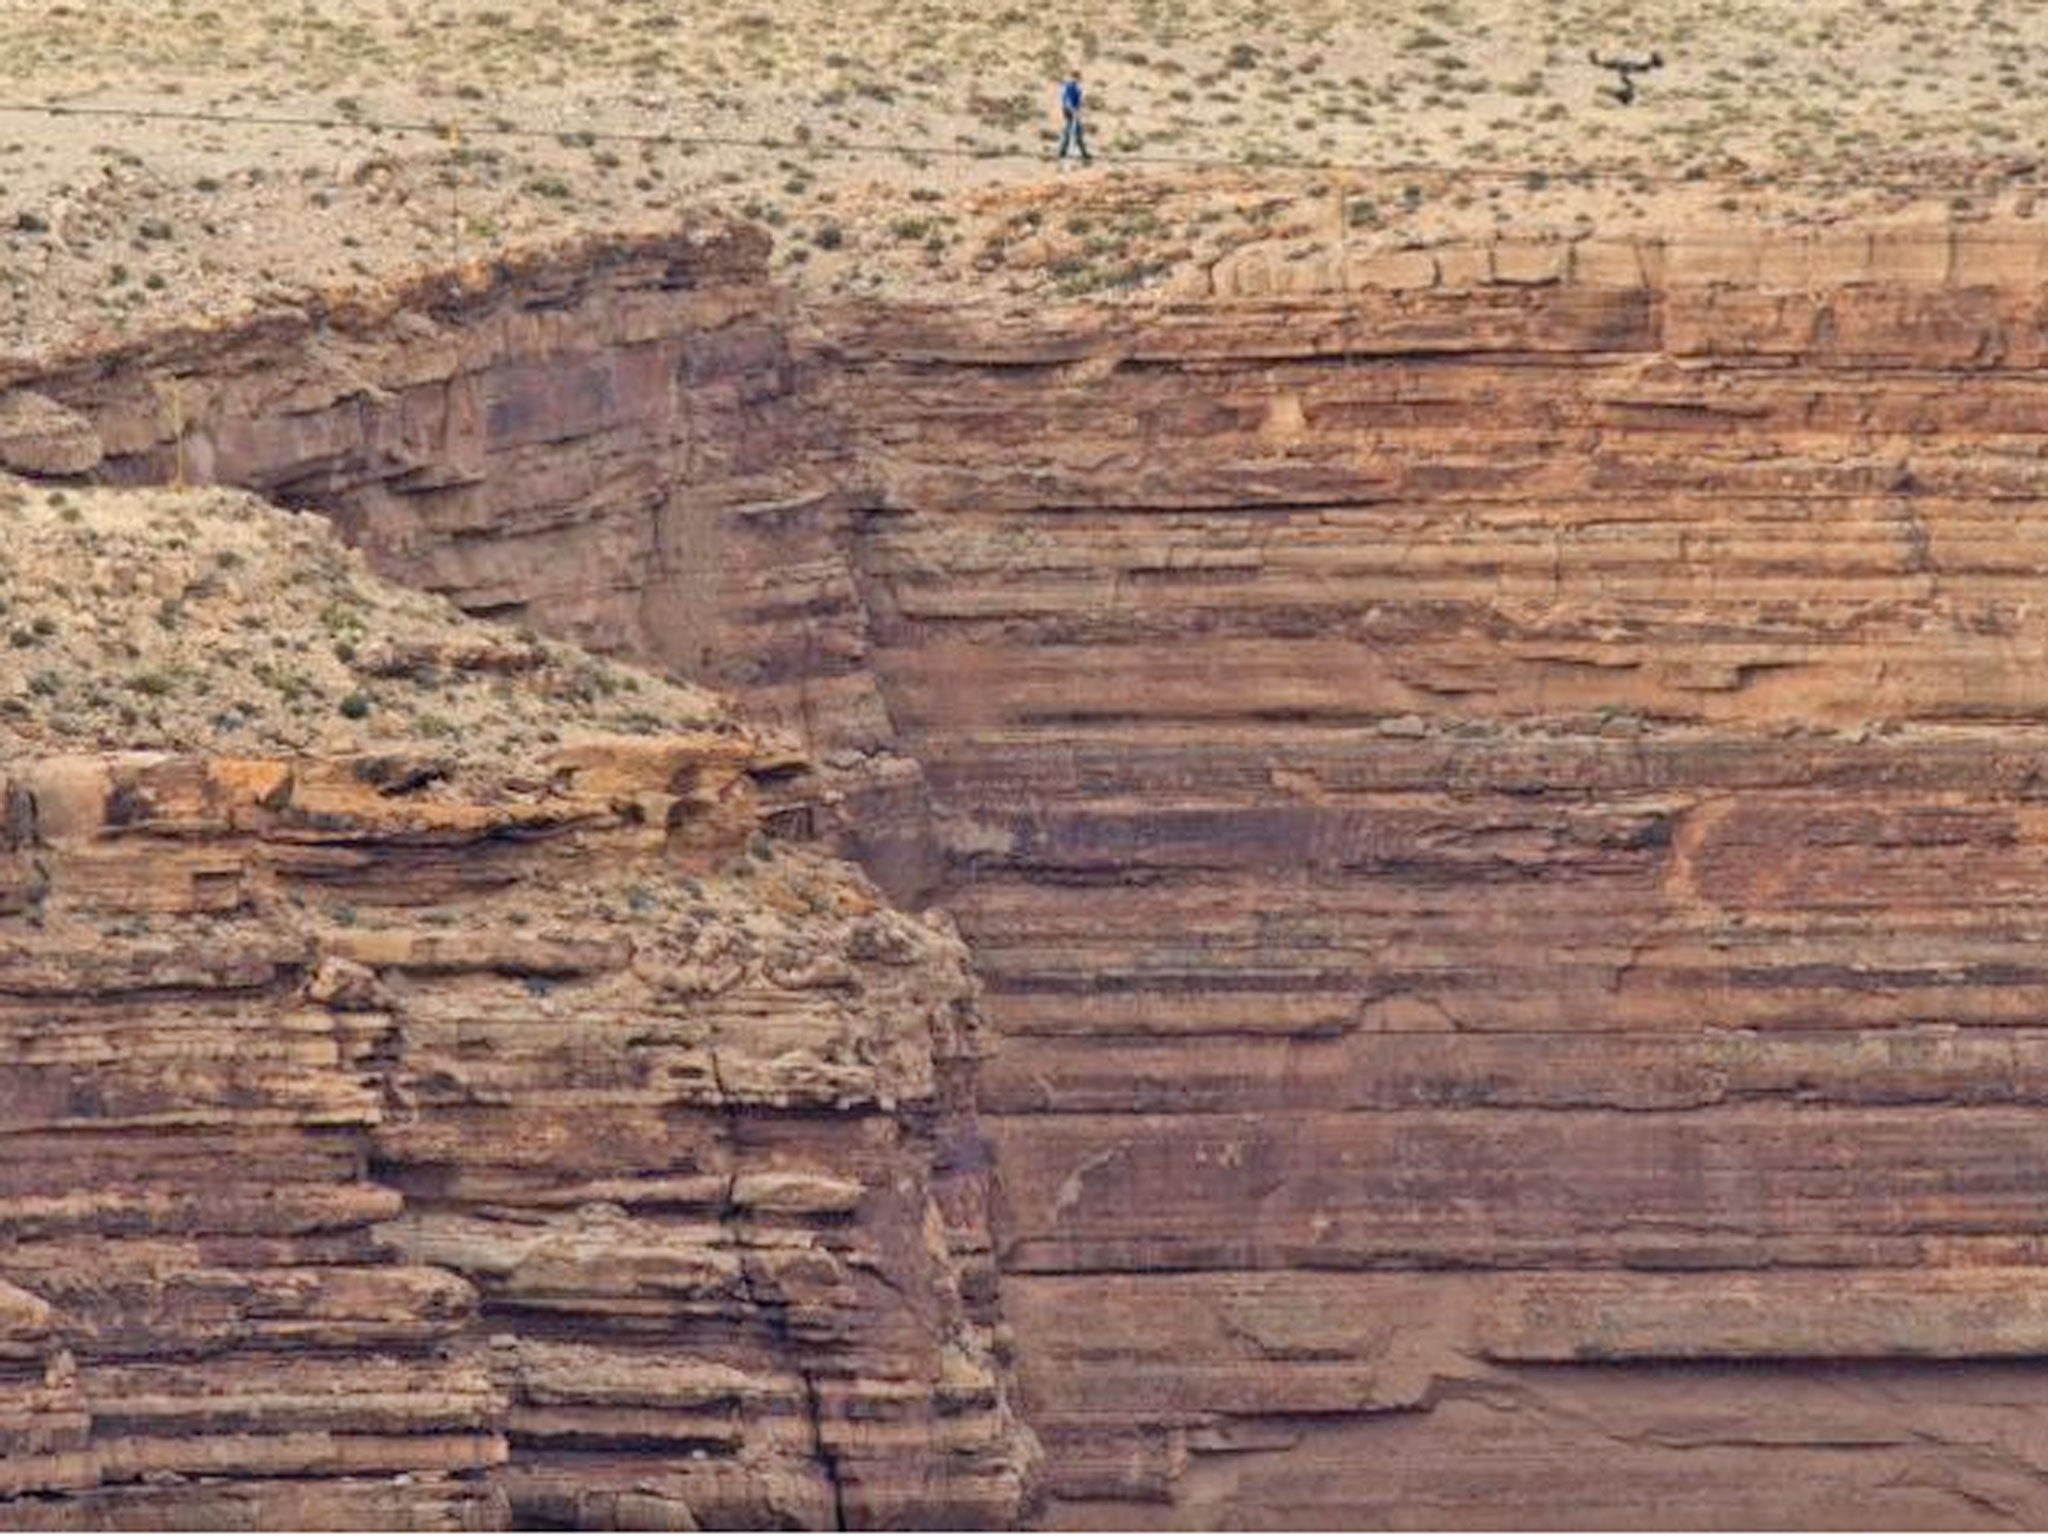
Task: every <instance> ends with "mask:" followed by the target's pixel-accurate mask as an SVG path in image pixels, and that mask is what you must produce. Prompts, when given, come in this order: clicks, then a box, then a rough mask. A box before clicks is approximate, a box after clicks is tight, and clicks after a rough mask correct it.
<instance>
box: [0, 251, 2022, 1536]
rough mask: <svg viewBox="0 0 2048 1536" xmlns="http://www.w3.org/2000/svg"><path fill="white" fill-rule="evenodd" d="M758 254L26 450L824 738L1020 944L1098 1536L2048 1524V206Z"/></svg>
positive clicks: (117, 380)
mask: <svg viewBox="0 0 2048 1536" xmlns="http://www.w3.org/2000/svg"><path fill="white" fill-rule="evenodd" d="M706 249H715V250H718V251H724V252H726V253H727V255H726V256H720V257H718V258H717V259H716V260H713V259H712V258H711V257H709V256H706V255H705V254H704V251H703V250H698V249H690V250H684V249H670V250H646V249H643V250H639V251H635V252H631V253H627V254H625V255H624V256H622V257H620V258H619V259H617V260H614V261H612V262H610V263H608V264H601V265H599V266H596V267H582V266H579V267H574V268H571V267H566V266H564V267H547V268H543V269H540V270H538V271H533V272H526V273H515V274H511V275H510V276H509V277H508V279H507V281H506V282H505V283H504V285H503V286H501V287H497V288H486V289H481V290H477V291H472V292H469V293H467V294H465V295H463V296H460V297H459V298H449V299H446V300H443V299H440V298H435V297H432V296H426V295H423V296H419V297H418V298H417V300H416V302H413V303H412V304H410V305H409V306H407V307H404V308H403V309H402V310H401V311H400V313H399V314H398V315H397V316H396V317H388V316H380V317H353V318H352V317H348V316H333V317H328V318H326V319H325V320H323V321H321V322H320V323H317V324H310V325H309V324H304V323H299V322H281V323H280V325H279V326H278V327H275V328H272V329H270V330H266V331H261V332H258V333H255V334H253V335H248V336H238V337H227V338H212V339H204V340H199V341H185V342H173V343H167V344H166V345H165V346H163V347H161V348H159V349H156V350H153V351H149V352H144V353H140V354H137V355H136V356H134V357H130V358H125V359H115V360H110V361H102V362H89V363H82V364H81V365H80V366H79V367H77V368H76V369H73V370H71V371H69V372H65V373H60V374H56V375H52V376H50V377H48V378H45V379H42V380H39V381H37V384H38V388H39V389H40V390H41V391H42V393H44V394H45V395H47V396H50V397H53V398H54V399H56V400H58V401H60V402H62V404H63V406H64V407H65V408H67V409H69V410H70V411H72V412H73V413H75V414H74V416H73V417H68V418H67V417H62V416H61V413H60V415H59V417H57V418H49V417H45V418H43V422H44V424H43V425H42V426H41V427H40V428H37V429H36V431H35V432H34V433H28V432H26V430H25V434H24V440H27V439H28V438H29V437H33V440H34V442H35V443H37V444H40V445H41V448H40V450H39V451H45V452H55V451H58V449H59V448H61V447H62V446H63V445H64V444H65V443H66V441H67V438H66V433H67V432H73V433H78V432H83V433H85V434H86V435H87V436H89V435H90V434H91V433H92V432H97V434H98V435H99V438H100V439H101V440H102V443H103V446H104V448H105V451H106V452H107V454H108V455H109V457H108V459H107V463H106V470H105V472H106V473H109V474H112V475H115V476H119V477H128V478H135V479H154V478H165V477H168V476H170V475H172V474H174V473H175V472H176V469H177V464H178V462H179V456H180V453H181V451H182V454H183V456H184V463H185V467H186V472H187V473H191V474H208V475H216V476H220V477H223V478H227V479H232V480H236V481H239V482H246V483H249V484H253V485H257V486H260V487H262V488H264V489H266V490H269V491H271V492H272V493H274V494H277V495H280V496H283V497H286V498H288V499H290V500H293V501H295V502H299V503H303V504H307V505H318V506H320V507H322V508H324V509H326V510H328V511H329V512H331V513H332V515H333V516H334V517H335V518H336V520H337V521H338V522H339V523H340V525H341V526H342V527H343V528H344V529H346V530H347V531H348V533H349V535H350V537H351V538H352V539H355V540H357V541H359V542H360V543H361V545H362V546H363V547H364V548H365V549H366V550H367V551H368V552H369V553H370V555H371V557H372V558H373V559H374V560H375V561H376V562H377V563H378V564H379V565H380V566H381V567H383V568H384V569H386V570H388V571H390V572H392V573H394V574H397V575H399V576H401V577H403V578H404V579H405V580H407V581H410V582H415V583H419V584H422V585H426V586H430V587H434V588H437V589H440V590H445V591H448V592H450V593H451V594H452V595H454V596H455V597H456V598H457V599H458V600H459V601H460V602H462V603H463V604H464V605H465V606H469V607H472V608H476V609H480V610H487V611H492V612H499V613H510V614H517V615H519V616H521V617H523V618H524V619H526V620H527V621H529V622H531V623H533V624H534V625H536V626H538V627H540V628H543V629H549V630H558V631H562V632H569V633H575V634H579V635H582V636H584V637H586V638H589V639H591V640H593V641H594V642H596V643H598V644H600V645H602V646H605V647H608V648H615V649H620V650H624V651H628V652H632V653H634V654H638V655H642V656H645V657H648V658H651V659H653V660H656V661H659V662H661V663H663V664H664V665H667V666H669V667H672V668H678V669H681V670H684V671H687V672H693V673H697V674H700V675H705V676H708V677H710V678H712V679H714V680H716V681H719V682H721V683H722V684H725V685H729V686H732V687H734V688H735V689H737V690H738V691H740V692H741V693H742V694H743V695H744V696H745V697H746V698H747V699H748V701H749V703H750V706H751V707H752V708H754V709H755V710H757V711H759V712H760V713H761V714H762V715H763V716H765V717H768V718H771V719H773V720H776V721H778V722H780V723H783V724H785V725H788V726H790V727H792V728H793V729H795V730H796V731H798V732H799V733H800V734H801V735H802V736H803V737H804V738H805V740H806V742H807V744H808V745H809V747H810V748H811V750H812V751H813V752H815V753H816V754H817V756H818V757H819V758H820V759H821V761H823V762H824V763H825V764H826V765H827V767H828V769H829V772H830V775H831V778H830V782H831V784H832V785H833V786H834V792H835V793H837V794H838V795H840V796H841V799H840V801H839V803H838V805H837V806H836V807H834V806H832V805H829V804H828V805H817V806H804V805H798V804H796V803H794V802H790V803H788V804H787V805H785V806H781V807H780V809H779V814H781V815H782V816H784V817H785V818H786V820H787V821H788V823H789V824H790V825H792V826H793V825H795V824H797V823H799V822H802V821H804V820H805V819H807V818H809V819H813V820H815V821H816V823H817V824H818V825H819V827H820V829H821V830H826V831H830V832H832V833H834V835H837V836H840V837H842V838H844V839H845V844H846V846H848V847H850V848H852V849H853V850H854V851H856V852H860V853H862V854H864V855H865V856H866V857H868V858H869V859H870V860H871V861H872V866H873V868H874V869H875V870H876V871H877V873H878V874H879V875H880V876H882V877H883V878H884V879H885V880H886V881H887V882H888V883H890V884H891V885H892V886H893V887H894V888H896V889H898V890H900V891H904V892H908V893H916V894H919V895H924V894H936V895H937V896H938V898H939V899H940V900H942V901H943V903H944V904H945V905H946V906H947V907H948V908H949V909H950V910H952V911H953V912H954V913H955V914H956V915H957V917H958V920H959V923H960V927H961V930H962V932H963V934H964V935H965V937H966V938H967V940H968V943H969V945H970V947H971V949H972V951H973V955H974V960H975V964H976V966H977V968H978V969H979V970H980V972H981V974H982V976H983V978H984V979H985V982H986V986H987V989H988V990H987V998H986V1011H987V1014H988V1018H989V1021H990V1023H991V1024H992V1025H993V1027H994V1029H995V1030H996V1031H997V1032H998V1033H999V1034H1000V1035H1001V1037H1002V1041H1001V1044H1002V1048H1001V1050H1000V1051H999V1052H997V1053H996V1054H995V1055H994V1056H993V1057H992V1058H991V1059H990V1060H989V1061H988V1062H986V1063H984V1065H983V1069H982V1072H981V1074H980V1086H979V1094H980V1104H981V1110H982V1114H983V1117H984V1121H985V1123H987V1124H989V1125H990V1126H991V1127H992V1131H993V1135H994V1139H995V1143H996V1148H997V1154H998V1156H997V1161H998V1170H999V1174H1000V1180H1001V1184H1002V1186H1003V1189H1004V1191H1005V1196H1006V1210H1005V1213H1004V1215H1003V1218H1002V1220H1001V1222H1000V1224H999V1225H1000V1231H1001V1236H1002V1244H1003V1246H1002V1267H1003V1270H1004V1276H1003V1301H1004V1306H1005V1309H1006V1311H1007V1312H1008V1314H1009V1316H1010V1318H1011V1320H1012V1322H1013V1324H1014V1327H1015V1330H1016V1334H1017V1337H1018V1341H1019V1361H1020V1373H1021V1378H1022V1382H1023V1386H1024V1389H1025V1407H1026V1411H1027V1414H1028V1416H1029V1417H1030V1418H1031V1420H1032V1422H1033V1424H1034V1426H1035V1428H1036V1429H1037V1431H1038V1433H1039V1435H1040V1437H1041V1438H1042V1439H1043V1440H1044V1441H1045V1443H1046V1447H1047V1450H1048V1481H1049V1485H1050V1487H1051V1489H1052V1491H1053V1493H1054V1495H1055V1496H1056V1501H1057V1502H1056V1503H1055V1505H1054V1511H1053V1513H1054V1518H1055V1519H1056V1520H1058V1521H1062V1522H1091V1521H1092V1522H1108V1523H1115V1524H1136V1523H1157V1524H1162V1525H1163V1524H1171V1523H1183V1524H1184V1523H1189V1522H1202V1523H1215V1524H1226V1523H1228V1524H1244V1523H1263V1522H1269V1521H1270V1522H1277V1523H1310V1524H1346V1525H1413V1524H1469V1523H1483V1524H1491V1525H1510V1526H1513V1525H1526V1524H1531V1523H1551V1522H1554V1521H1557V1520H1560V1519H1568V1520H1570V1521H1571V1522H1573V1523H1579V1524H1626V1525H1669V1524H1706V1523H1714V1524H1730V1523H1738V1524H1780V1525H1786V1524H1796V1525H1805V1524H1824V1523H1840V1522H1851V1523H1865V1524H1946V1525H1979V1524H1989V1523H1998V1522H2000V1521H2010V1522H2017V1523H2022V1524H2032V1523H2038V1522H2039V1521H2041V1520H2042V1519H2044V1518H2048V1494H2044V1492H2043V1490H2044V1488H2048V1483H2044V1481H2043V1479H2044V1475H2048V1444H2044V1442H2043V1441H2042V1438H2041V1435H2040V1433H2039V1430H2038V1427H2037V1426H2038V1422H2039V1420H2040V1417H2041V1410H2042V1409H2043V1408H2044V1407H2048V1373H2044V1372H2043V1371H2042V1369H2041V1367H2040V1360H2041V1357H2042V1355H2043V1354H2044V1352H2048V1323H2044V1319H2043V1316H2042V1312H2041V1302H2040V1297H2041V1295H2042V1276H2043V1270H2042V1269H2041V1268H2040V1261H2041V1258H2042V1255H2041V1253H2040V1251H2039V1248H2040V1239H2039V1236H2038V1233H2037V1230H2036V1229H2037V1227H2038V1222H2037V1221H2036V1220H2035V1206H2036V1204H2037V1200H2036V1187H2037V1186H2038V1184H2039V1183H2040V1182H2041V1180H2042V1178H2043V1177H2044V1176H2048V1121H2044V1120H2043V1119H2042V1117H2041V1114H2040V1108H2041V1105H2042V1103H2043V1102H2044V1099H2048V1076H2044V1064H2048V1033H2044V1031H2043V1028H2042V1021H2043V1017H2044V1015H2043V1007H2044V1005H2048V973H2044V971H2043V969H2042V967H2041V965H2040V963H2039V960H2038V956H2037V954H2036V950H2037V949H2038V942H2037V941H2038V932H2039V929H2040V918H2041V913H2040V907H2041V902H2042V893H2043V890H2044V888H2048V887H2044V879H2043V872H2044V849H2048V824H2044V823H2043V821H2042V818H2041V816H2040V814H2039V811H2038V806H2037V804H2036V802H2037V801H2038V798H2039V790H2040V783H2041V775H2042V736H2041V732H2042V728H2043V726H2044V724H2048V699H2044V696H2043V692H2042V688H2041V686H2040V684H2039V682H2038V678H2039V675H2040V670H2041V669H2040V667H2039V666H2038V665H2037V663H2038V662H2039V661H2040V660H2041V659H2042V657H2043V655H2044V654H2048V629H2044V621H2043V615H2042V611H2041V610H2040V606H2039V604H2038V603H2036V602H2035V600H2034V597H2033V589H2034V587H2035V585H2037V584H2038V582H2039V580H2040V579H2041V577H2042V575H2043V572H2044V562H2048V556H2044V554H2043V552H2042V547H2041V546H2042V543H2043V540H2042V532H2041V523H2040V519H2039V517H2038V515H2037V514H2038V512H2039V510H2040V507H2041V505H2042V504H2043V497H2044V493H2048V477H2044V473H2043V470H2042V462H2043V461H2042V460H2041V457H2040V454H2039V439H2040V433H2041V429H2042V425H2043V422H2044V421H2048V415H2044V411H2048V399H2044V397H2043V395H2042V390H2041V385H2040V381H2039V378H2038V377H2037V374H2038V367H2039V363H2040V361H2041V356H2040V354H2041V351H2042V337H2043V336H2044V335H2048V329H2044V325H2043V320H2044V302H2048V300H2044V296H2043V294H2044V290H2043V289H2042V288H2041V287H2040V279H2041V276H2042V271H2043V269H2042V268H2041V265H2040V262H2041V257H2040V254H2039V252H2040V245H2039V243H2038V242H2036V241H2034V240H2032V239H2031V238H2030V236H2029V235H2028V233H2027V232H2026V231H2025V230H2023V229H2019V230H2006V231H1991V230H1976V231H1971V230H1960V231H1951V230H1946V229H1944V230H1939V231H1932V232H1917V231H1905V232H1894V231H1880V232H1875V233H1861V234H1856V235H1852V236H1843V235H1838V234H1830V235H1828V236H1825V237H1819V238H1814V239H1788V240H1781V241H1777V242H1752V243H1743V242H1735V241H1729V240H1726V239H1723V238H1715V239H1711V240H1704V241H1699V242H1692V243H1688V242H1684V241H1678V242H1673V243H1672V244H1670V245H1669V246H1668V247H1667V246H1662V245H1657V246H1643V247H1638V246H1613V245H1606V244H1602V243H1598V242H1580V243H1577V244H1559V245H1556V246H1546V247H1527V248H1525V247H1499V248H1490V249H1478V250H1470V249H1461V250H1451V249H1446V250H1442V251H1433V252H1402V253H1382V254H1379V255H1369V256H1368V255H1361V254H1359V253H1352V255H1351V256H1347V257H1346V258H1345V261H1344V263H1343V264H1342V265H1341V266H1340V265H1339V264H1337V263H1334V262H1333V263H1332V264H1330V265H1329V267H1328V269H1326V270H1311V269H1309V268H1299V267H1294V268H1290V267H1282V266H1280V265H1278V264H1272V263H1267V264H1264V265H1262V264H1261V258H1260V256H1259V253H1256V252H1253V253H1250V254H1248V255H1246V256H1244V257H1241V258H1239V259H1238V260H1237V261H1236V262H1235V263H1233V264H1232V265H1231V266H1230V267H1229V268H1228V269H1226V270H1219V272H1217V273H1216V274H1215V275H1214V284H1213V286H1214V289H1215V293H1214V294H1213V295H1212V297H1211V299H1210V300H1209V301H1208V302H1204V303H1194V304H1187V305H1182V306H1178V307H1173V308H1167V309H1162V310H1159V311H1156V312H1142V313H1141V312H1133V311H1117V312H1084V311H1075V312H1070V313H1066V314H1061V315H1048V314H1044V313H1035V314H1031V315H1028V316H1009V317H1005V316H1003V315H999V314H980V313H935V312H922V311H918V312H912V311H904V310H900V309H890V308H887V307H871V308H860V309H847V310H842V311H837V312H833V313H830V314H818V315H808V316H799V315H795V314H793V313H791V312H790V310H789V309H788V307H787V305H786V304H785V303H784V302H783V301H782V300H780V299H777V298H776V297H775V296H773V295H772V294H769V293H768V292H766V290H764V289H763V288H761V287H760V286H759V284H758V275H757V272H756V269H754V268H753V267H752V266H751V265H750V261H749V258H748V257H747V255H746V253H745V251H744V250H743V249H741V248H740V247H739V246H737V245H730V246H715V247H707V248H706ZM728 257H729V259H728ZM1352 257H1356V258H1357V259H1356V260H1353V259H1352ZM173 380H179V381H181V382H180V385H179V388H180V393H181V399H182V401H183V404H182V405H181V407H180V411H179V413H178V414H177V415H176V417H175V421H174V418H173V415H172V413H171V412H170V411H169V409H168V408H167V407H166V406H165V404H164V403H163V402H164V400H165V398H166V391H167V390H168V388H169V386H170V384H171V381H173ZM65 423H68V426H67V425H65ZM180 436H181V438H182V449H181V447H180V445H179V443H178V442H176V441H174V438H179V437H180ZM87 456H90V452H88V454H87ZM487 1294H488V1293H487ZM5 1315H10V1314H4V1313H0V1316H5ZM11 1315H13V1316H15V1317H16V1318H17V1319H18V1321H16V1322H14V1323H11V1324H9V1325H8V1326H9V1327H10V1328H11V1329H12V1330H13V1331H12V1332H11V1333H9V1334H7V1335H5V1336H4V1337H7V1338H10V1339H31V1340H32V1339H34V1338H36V1337H40V1335H39V1334H37V1331H36V1330H37V1329H38V1328H40V1327H41V1326H42V1324H40V1323H39V1322H38V1321H37V1314H36V1313H35V1312H34V1308H33V1305H32V1304H30V1303H22V1304H19V1305H17V1306H16V1307H15V1308H14V1310H13V1313H12V1314H11ZM28 1347H29V1348H30V1349H31V1350H33V1348H34V1347H36V1346H34V1345H33V1344H31V1345H29V1346H28ZM52 1390H55V1389H52ZM47 1411H50V1412H58V1413H61V1412H64V1411H68V1410H66V1409H65V1408H64V1406H63V1404H62V1403H61V1402H59V1403H55V1404H54V1406H52V1407H51V1408H49V1409H48V1410H47ZM572 1485H573V1478H569V1479H567V1480H566V1481H565V1482H564V1483H563V1484H561V1485H559V1486H561V1487H564V1488H566V1487H569V1486H572Z"/></svg>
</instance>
